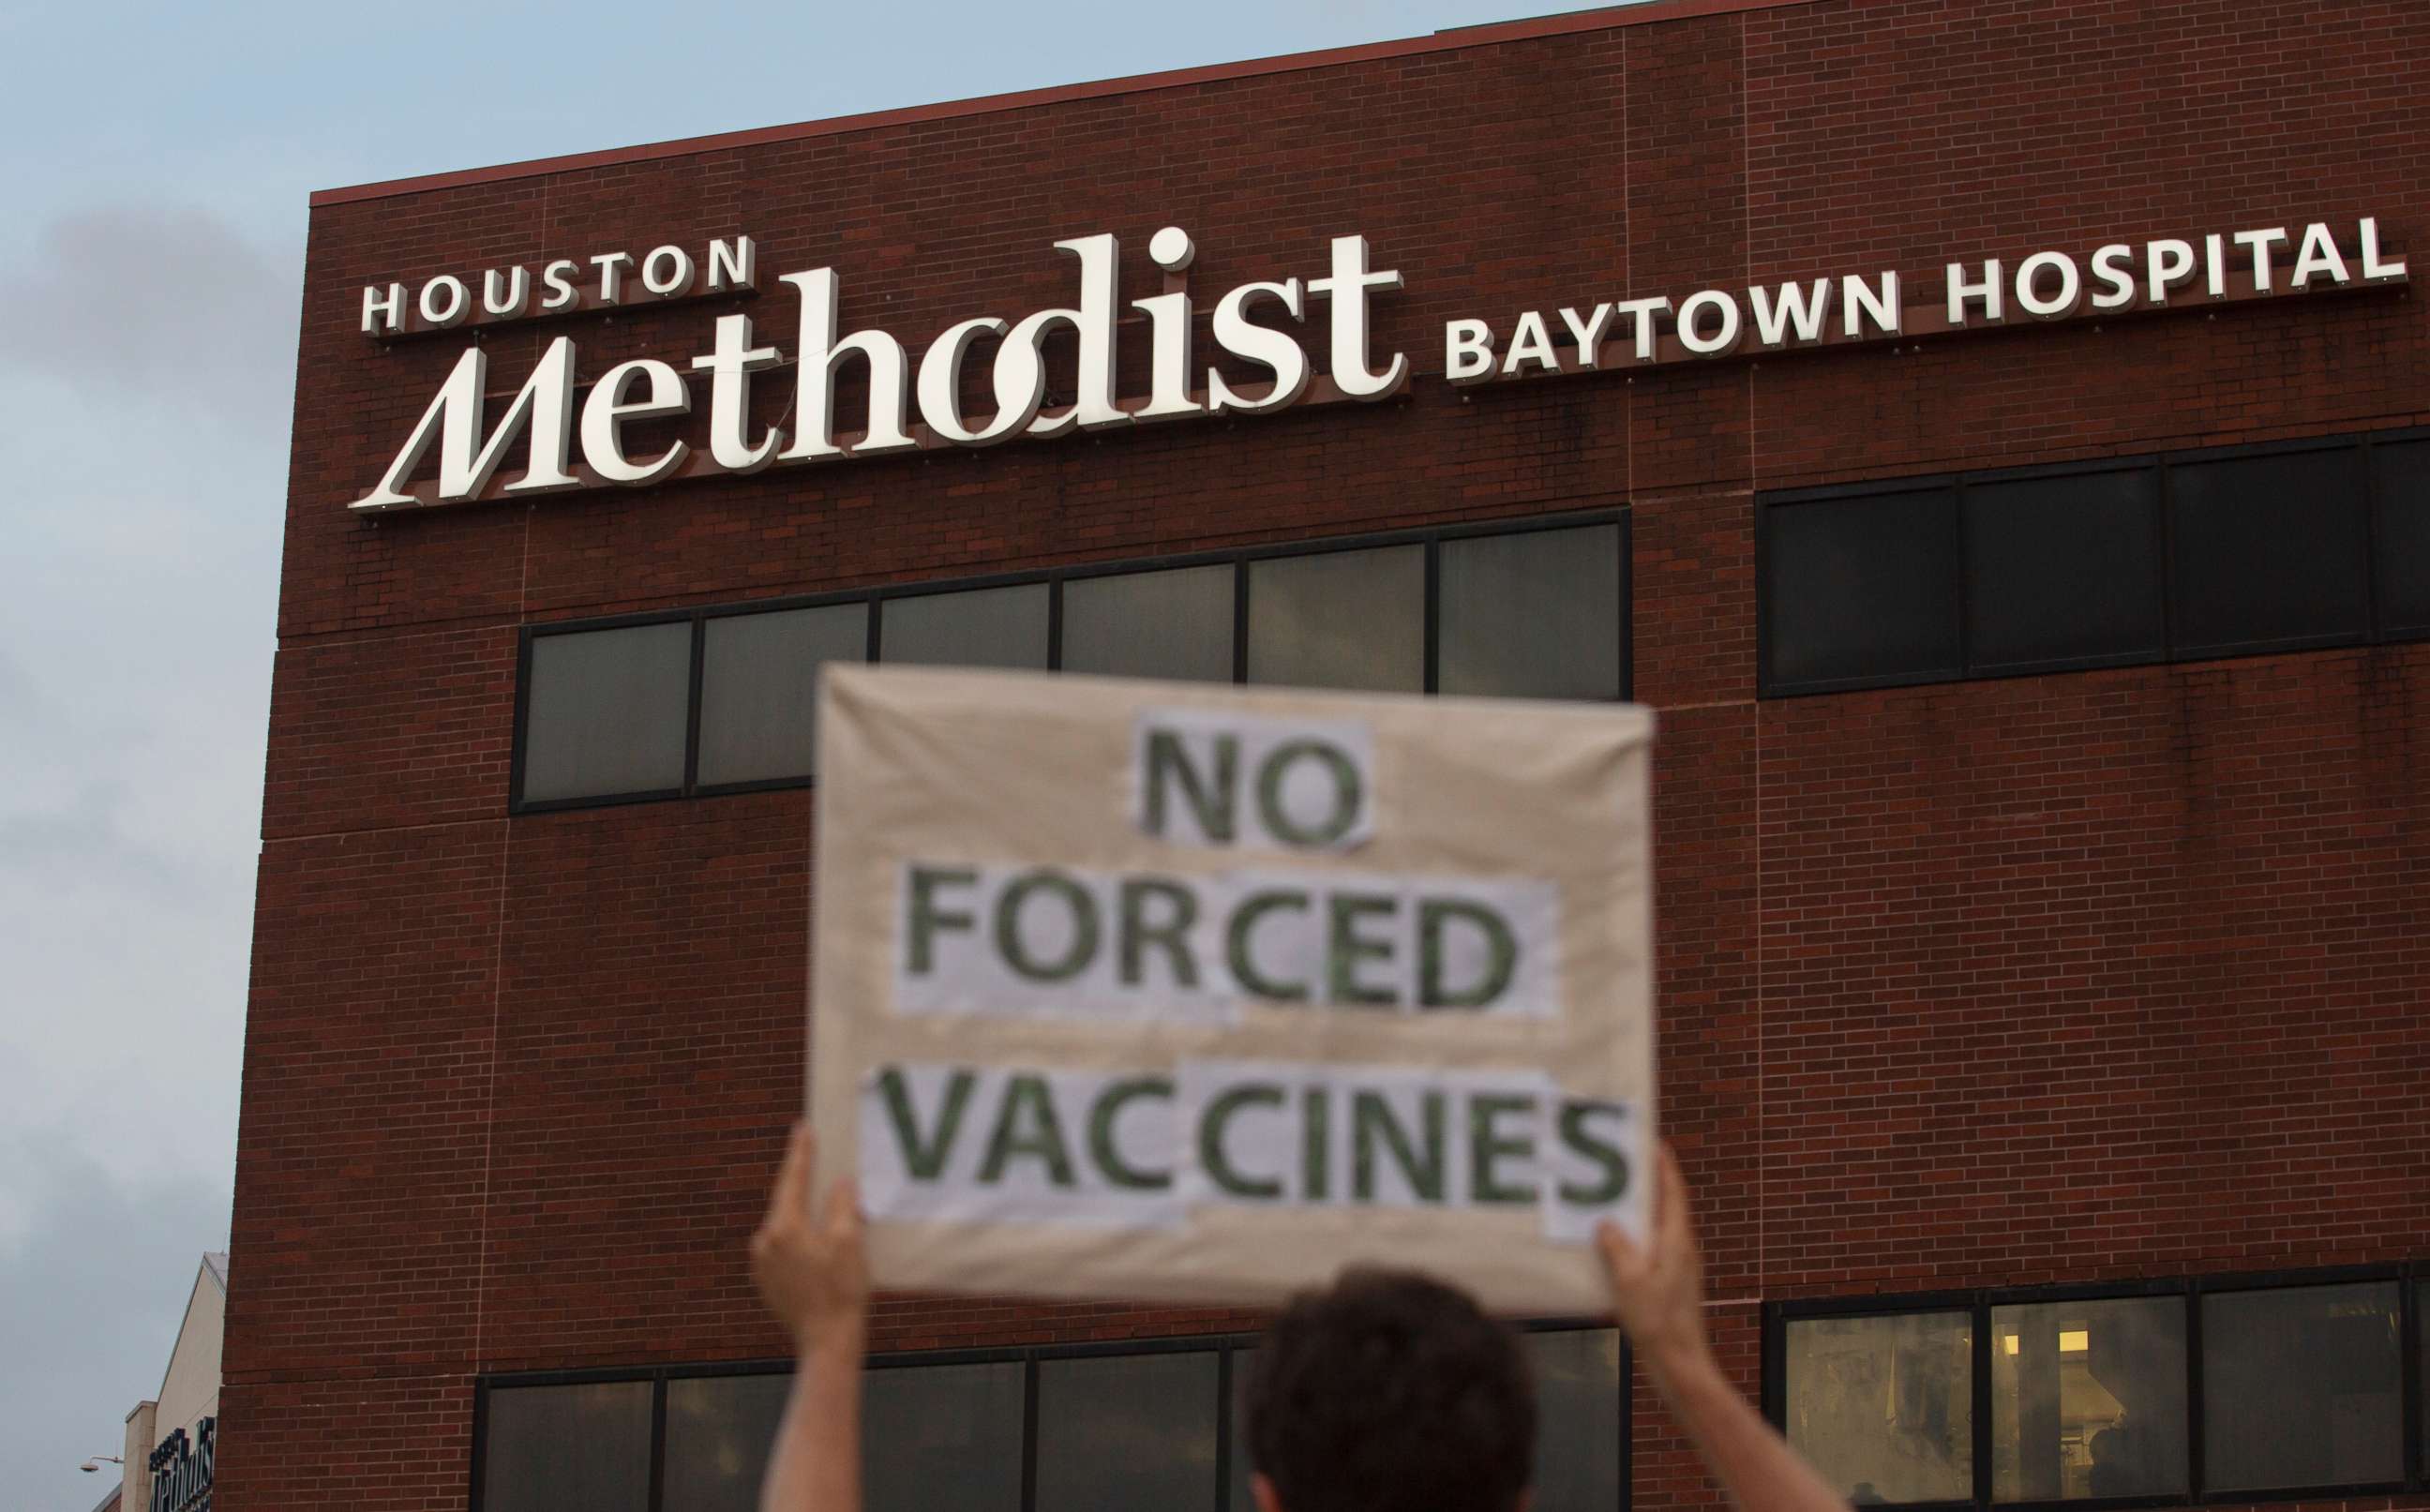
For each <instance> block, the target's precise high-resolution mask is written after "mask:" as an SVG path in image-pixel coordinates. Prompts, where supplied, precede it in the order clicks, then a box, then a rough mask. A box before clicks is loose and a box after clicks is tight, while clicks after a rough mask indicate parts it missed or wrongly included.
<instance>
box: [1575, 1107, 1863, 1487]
mask: <svg viewBox="0 0 2430 1512" xmlns="http://www.w3.org/2000/svg"><path fill="white" fill-rule="evenodd" d="M1595 1241H1596V1243H1597V1244H1598V1245H1600V1246H1601V1247H1602V1250H1603V1258H1604V1266H1605V1269H1606V1271H1608V1272H1609V1274H1610V1276H1611V1300H1612V1310H1613V1311H1614V1312H1615V1313H1616V1314H1618V1316H1619V1318H1620V1323H1621V1326H1622V1327H1623V1328H1625V1329H1626V1330H1627V1331H1628V1338H1629V1341H1630V1342H1631V1343H1632V1344H1633V1345H1634V1346H1635V1347H1636V1352H1637V1362H1638V1364H1639V1365H1641V1366H1643V1367H1644V1368H1645V1370H1646V1371H1647V1373H1648V1374H1650V1375H1652V1376H1653V1378H1654V1385H1655V1387H1656V1389H1657V1390H1659V1391H1660V1392H1661V1393H1662V1399H1663V1400H1664V1401H1665V1402H1668V1403H1669V1404H1671V1411H1672V1413H1673V1415H1674V1416H1675V1417H1677V1418H1678V1420H1679V1423H1680V1426H1681V1427H1683V1428H1685V1429H1686V1430H1687V1433H1688V1437H1689V1439H1690V1440H1691V1441H1693V1442H1694V1444H1695V1446H1696V1452H1697V1453H1698V1454H1701V1455H1703V1456H1704V1460H1705V1468H1706V1469H1707V1470H1711V1471H1712V1473H1713V1478H1714V1479H1715V1480H1717V1481H1719V1482H1721V1483H1722V1489H1723V1490H1724V1491H1726V1492H1728V1493H1729V1498H1730V1502H1731V1504H1732V1505H1734V1506H1736V1507H1738V1508H1739V1512H1847V1509H1848V1504H1847V1503H1846V1502H1845V1501H1843V1500H1841V1498H1840V1497H1839V1493H1838V1492H1836V1491H1834V1490H1832V1489H1831V1487H1829V1486H1827V1485H1825V1484H1823V1481H1822V1476H1820V1475H1818V1474H1816V1473H1815V1471H1814V1468H1813V1467H1812V1466H1810V1465H1808V1464H1806V1461H1805V1460H1804V1459H1802V1458H1800V1457H1799V1456H1798V1454H1797V1451H1795V1450H1793V1449H1791V1448H1789V1443H1788V1440H1786V1439H1784V1438H1782V1437H1780V1435H1779V1434H1778V1433H1776V1432H1774V1431H1773V1426H1772V1424H1770V1423H1768V1422H1766V1421H1763V1416H1762V1414H1760V1413H1758V1412H1756V1409H1755V1406H1754V1404H1751V1403H1749V1402H1748V1401H1747V1400H1746V1398H1744V1397H1742V1396H1740V1395H1739V1393H1738V1389H1737V1387H1733V1386H1731V1385H1730V1382H1729V1378H1728V1377H1727V1376H1724V1375H1723V1373H1722V1368H1721V1366H1720V1365H1719V1364H1718V1363H1717V1362H1715V1360H1714V1359H1713V1351H1712V1346H1711V1345H1710V1344H1709V1343H1708V1342H1707V1341H1706V1337H1705V1277H1704V1263H1703V1261H1702V1260H1701V1259H1700V1258H1699V1257H1698V1256H1697V1254H1696V1231H1695V1222H1694V1219H1693V1218H1692V1216H1691V1215H1690V1214H1689V1210H1688V1183H1687V1180H1686V1178H1685V1177H1683V1176H1681V1175H1680V1174H1679V1161H1678V1157H1677V1156H1675V1155H1673V1154H1672V1153H1671V1147H1670V1146H1669V1145H1667V1144H1666V1145H1664V1146H1663V1147H1662V1171H1661V1185H1660V1187H1659V1188H1657V1189H1656V1193H1655V1198H1654V1237H1653V1241H1652V1243H1651V1244H1649V1245H1648V1246H1646V1247H1645V1248H1642V1249H1640V1248H1639V1246H1637V1245H1636V1244H1634V1243H1631V1242H1630V1241H1629V1239H1628V1238H1627V1236H1625V1235H1623V1233H1621V1231H1620V1229H1619V1228H1618V1227H1617V1226H1616V1225H1614V1224H1611V1223H1608V1222H1606V1223H1605V1224H1604V1225H1603V1226H1602V1228H1601V1229H1599V1230H1598V1231H1597V1232H1596V1235H1595Z"/></svg>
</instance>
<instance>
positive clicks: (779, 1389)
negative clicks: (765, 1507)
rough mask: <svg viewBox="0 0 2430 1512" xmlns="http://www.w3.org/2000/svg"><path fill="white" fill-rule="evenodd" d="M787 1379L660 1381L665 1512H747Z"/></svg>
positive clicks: (755, 1502)
mask: <svg viewBox="0 0 2430 1512" xmlns="http://www.w3.org/2000/svg"><path fill="white" fill-rule="evenodd" d="M792 1388H793V1378H792V1377H791V1375H717V1376H704V1377H701V1378H698V1379H694V1380H678V1381H669V1382H668V1383H667V1470H666V1501H665V1512H751V1509H752V1508H754V1507H757V1505H758V1504H759V1480H760V1477H761V1476H762V1475H764V1474H765V1473H766V1472H767V1470H768V1450H769V1447H770V1446H771V1445H772V1444H774V1442H775V1441H776V1422H777V1420H778V1419H780V1418H782V1417H784V1415H785V1397H786V1395H787V1393H789V1392H791V1390H792Z"/></svg>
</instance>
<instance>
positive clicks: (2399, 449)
mask: <svg viewBox="0 0 2430 1512" xmlns="http://www.w3.org/2000/svg"><path fill="white" fill-rule="evenodd" d="M2371 464H2372V493H2373V494H2374V495H2375V496H2376V497H2377V499H2378V500H2379V539H2378V540H2377V541H2376V543H2375V546H2376V549H2377V552H2378V557H2379V624H2380V628H2381V629H2382V630H2384V631H2387V632H2388V633H2390V634H2394V635H2423V634H2430V440H2419V441H2399V442H2396V443H2395V444H2393V445H2382V446H2374V447H2372V449H2371ZM2425 1395H2430V1393H2425Z"/></svg>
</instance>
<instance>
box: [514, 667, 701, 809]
mask: <svg viewBox="0 0 2430 1512" xmlns="http://www.w3.org/2000/svg"><path fill="white" fill-rule="evenodd" d="M524 685H525V687H527V688H528V689H529V690H530V702H529V703H528V705H527V706H526V708H525V712H524V744H523V796H524V801H526V802H546V801H550V800H555V799H563V798H605V797H614V796H620V795H624V794H630V793H654V792H674V791H677V790H680V789H682V787H683V785H684V744H685V725H686V723H687V721H688V719H689V716H690V712H691V626H690V625H689V624H636V625H626V626H624V627H621V628H618V629H611V630H587V631H584V632H582V633H580V634H574V635H546V636H535V637H533V638H532V640H531V665H530V671H529V673H528V674H527V675H526V676H525V678H524Z"/></svg>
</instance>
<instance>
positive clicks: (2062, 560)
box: [1964, 467, 2168, 672]
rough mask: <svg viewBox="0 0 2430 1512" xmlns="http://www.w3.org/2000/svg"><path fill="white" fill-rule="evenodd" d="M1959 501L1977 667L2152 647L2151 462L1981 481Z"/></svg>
mask: <svg viewBox="0 0 2430 1512" xmlns="http://www.w3.org/2000/svg"><path fill="white" fill-rule="evenodd" d="M1964 507H1965V520H1964V525H1965V535H1966V567H1965V580H1966V583H1967V586H1968V589H1969V591H1968V593H1967V595H1966V643H1967V646H1968V647H1969V649H1970V656H1969V660H1970V661H1971V663H1972V666H1973V667H1974V668H1975V669H1976V670H1978V671H2013V672H2023V671H2028V670H2031V669H2033V668H2037V667H2066V666H2085V665H2089V664H2091V663H2094V662H2124V661H2153V660H2156V659H2158V658H2159V656H2160V655H2161V653H2162V651H2163V650H2164V648H2165V647H2166V645H2167V640H2168V637H2167V624H2166V620H2165V616H2164V614H2163V612H2162V610H2161V606H2160V596H2161V586H2160V494H2159V486H2158V475H2157V474H2155V472H2154V471H2153V470H2152V469H2151V468H2148V467H2144V468H2138V469H2135V470H2133V471H2130V472H2122V473H2067V474H2059V475H2056V476H2049V477H2026V478H2011V479H2006V480H2005V481H1999V482H1991V483H1984V484H1979V485H1975V486H1972V487H1969V488H1968V489H1967V490H1966V493H1965V503H1964Z"/></svg>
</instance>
